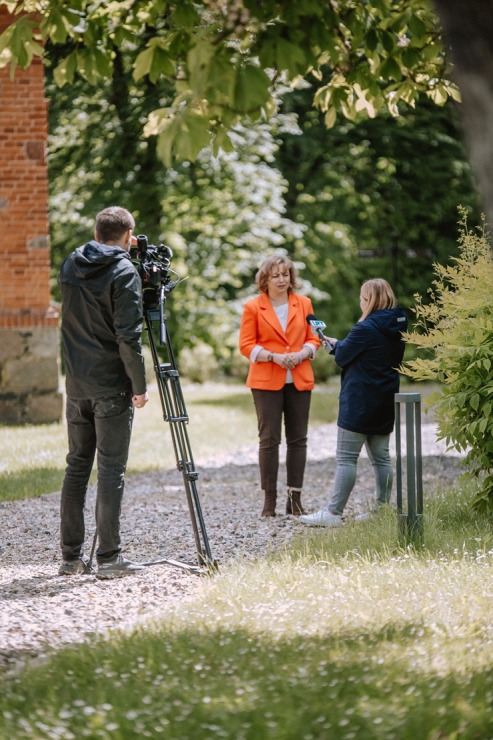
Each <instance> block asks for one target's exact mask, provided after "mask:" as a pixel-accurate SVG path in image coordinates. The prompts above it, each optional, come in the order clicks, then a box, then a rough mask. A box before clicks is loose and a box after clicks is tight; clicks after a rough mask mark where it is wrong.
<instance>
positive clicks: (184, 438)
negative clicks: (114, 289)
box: [86, 281, 218, 575]
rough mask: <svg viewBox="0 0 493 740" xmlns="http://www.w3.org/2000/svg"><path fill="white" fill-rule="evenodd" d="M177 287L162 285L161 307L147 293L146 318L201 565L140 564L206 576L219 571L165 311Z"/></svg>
mask: <svg viewBox="0 0 493 740" xmlns="http://www.w3.org/2000/svg"><path fill="white" fill-rule="evenodd" d="M176 284H177V283H173V282H170V281H168V282H167V283H166V284H165V285H161V287H160V291H159V301H158V305H157V307H154V306H153V307H147V308H146V299H147V297H148V296H147V294H146V292H144V318H145V325H146V329H147V334H148V337H149V344H150V347H151V353H152V360H153V364H154V371H155V374H156V379H157V382H158V387H159V397H160V399H161V406H162V409H163V415H164V420H165V421H167V422H168V423H169V425H170V430H171V438H172V442H173V448H174V452H175V457H176V464H177V468H178V470H179V471H181V473H182V475H183V482H184V484H185V493H186V497H187V503H188V509H189V512H190V519H191V522H192V530H193V535H194V539H195V546H196V549H197V555H198V562H199V565H198V566H197V565H190V564H188V563H182V562H180V561H178V560H172V559H170V558H156V559H155V560H149V561H147V562H145V563H140V565H146V566H150V565H159V564H167V565H173V566H175V567H177V568H183V569H184V570H187V571H189V572H190V573H195V574H196V575H204V574H207V573H209V574H212V573H214V572H216V571H217V568H218V564H217V562H216V561H215V560H213V558H212V554H211V549H210V545H209V538H208V536H207V530H206V528H205V522H204V517H203V514H202V507H201V505H200V499H199V494H198V491H197V479H198V477H199V474H198V472H197V471H196V470H195V464H194V461H193V455H192V448H191V445H190V438H189V436H188V432H187V424H188V414H187V409H186V406H185V399H184V397H183V393H182V389H181V384H180V374H179V372H178V369H177V367H176V361H175V356H174V353H173V348H172V346H171V342H170V338H169V333H168V329H167V325H166V314H165V310H164V307H165V302H166V293H167V292H168V293H169V292H170V291H171V290H172V289H173V288H174V287H175V285H176ZM150 294H151V297H155V295H156V293H155V292H152V293H150ZM153 303H154V301H153ZM157 331H159V343H160V345H161V346H163V347H165V349H166V355H167V362H160V358H159V355H158V347H157V344H156V340H155V333H157ZM96 540H97V529H96V532H95V534H94V540H93V543H92V550H91V555H90V558H89V564H88V565H87V566H86V572H89V573H90V572H91V571H92V561H93V557H94V551H95V548H96Z"/></svg>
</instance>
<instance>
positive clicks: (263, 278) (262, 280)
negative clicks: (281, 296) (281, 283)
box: [255, 254, 298, 293]
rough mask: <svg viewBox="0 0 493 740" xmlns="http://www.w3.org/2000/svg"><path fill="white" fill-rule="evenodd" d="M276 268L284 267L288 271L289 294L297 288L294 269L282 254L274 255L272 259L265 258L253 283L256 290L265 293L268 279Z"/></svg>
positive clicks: (287, 258)
mask: <svg viewBox="0 0 493 740" xmlns="http://www.w3.org/2000/svg"><path fill="white" fill-rule="evenodd" d="M276 267H278V268H279V269H280V268H281V267H286V268H287V269H288V270H289V288H288V293H291V292H292V291H293V290H294V289H295V288H297V287H298V283H297V277H298V276H297V272H296V267H295V266H294V264H293V263H292V261H291V260H290V259H289V257H285V256H284V255H282V254H274V255H273V256H272V257H267V259H265V260H264V261H263V262H262V264H261V265H260V267H259V269H258V272H257V274H256V275H255V282H256V283H257V285H258V289H259V290H260V292H261V293H267V290H268V287H269V278H270V276H271V275H272V272H273V270H274V269H275V268H276Z"/></svg>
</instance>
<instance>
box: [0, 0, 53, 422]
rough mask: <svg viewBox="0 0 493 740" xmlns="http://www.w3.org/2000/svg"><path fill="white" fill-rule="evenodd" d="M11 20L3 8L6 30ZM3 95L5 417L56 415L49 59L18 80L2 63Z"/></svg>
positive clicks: (0, 347) (0, 282)
mask: <svg viewBox="0 0 493 740" xmlns="http://www.w3.org/2000/svg"><path fill="white" fill-rule="evenodd" d="M8 23H9V16H8V14H7V12H6V11H5V9H4V8H0V31H1V30H3V29H4V28H5V27H6V26H7V25H8ZM0 101H1V105H0V422H22V421H34V422H44V421H55V420H56V419H57V418H59V417H60V413H61V396H60V394H59V393H58V364H57V354H58V352H57V347H58V341H57V331H58V329H57V327H58V311H57V309H56V308H55V306H53V305H52V303H51V296H50V251H49V217H48V175H47V166H46V145H47V137H48V122H47V101H46V98H45V94H44V80H43V67H42V64H41V63H40V62H34V63H33V64H32V65H31V66H30V67H29V69H27V70H22V69H17V70H16V72H15V77H14V79H13V80H12V79H11V78H10V68H9V67H4V68H0ZM33 364H34V365H36V368H37V372H35V373H33Z"/></svg>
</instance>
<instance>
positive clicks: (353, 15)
mask: <svg viewBox="0 0 493 740" xmlns="http://www.w3.org/2000/svg"><path fill="white" fill-rule="evenodd" d="M0 5H3V6H5V7H6V8H7V9H8V11H9V12H10V13H11V14H12V15H13V23H12V24H11V25H10V26H9V27H8V28H7V29H6V30H5V31H4V33H3V34H2V36H1V37H0V59H1V60H2V62H3V63H4V64H10V65H11V69H12V72H15V68H16V66H17V65H20V66H22V67H26V66H28V65H29V64H30V63H31V62H32V59H33V58H34V57H36V56H42V55H43V47H44V46H45V45H46V43H47V42H51V43H52V44H55V45H57V46H59V47H60V50H61V54H60V58H59V61H58V63H57V66H56V68H55V70H54V77H55V80H56V82H57V84H59V85H65V84H72V83H73V81H74V79H76V77H77V76H78V75H81V76H82V77H83V78H85V79H86V80H88V81H89V82H90V83H91V84H96V83H97V81H98V80H100V79H107V78H111V77H112V76H113V75H114V66H115V63H116V61H117V60H118V57H119V53H120V51H121V50H124V51H125V53H127V54H128V55H129V57H130V69H131V72H132V74H133V77H134V79H135V81H137V82H140V81H143V80H150V81H151V83H156V82H158V81H160V80H161V79H163V78H164V79H166V80H168V81H170V82H172V84H173V87H174V95H173V97H172V99H170V100H169V101H168V100H167V101H166V102H165V104H164V105H161V106H158V107H156V108H155V109H154V110H153V111H152V112H151V113H150V114H149V116H148V120H147V124H146V132H147V134H149V135H156V136H157V137H158V149H157V151H158V153H159V155H160V157H161V158H162V159H163V161H164V162H165V163H167V164H168V165H169V164H171V161H172V157H173V155H176V156H177V157H178V158H179V159H183V160H193V159H195V157H196V156H197V154H198V153H199V152H200V151H201V150H202V149H203V148H204V147H206V146H208V145H210V144H212V147H213V151H214V153H217V152H218V151H219V150H221V149H222V150H226V151H229V150H231V148H232V145H233V142H232V139H231V136H230V132H231V131H232V129H233V128H234V126H236V124H237V123H238V122H239V121H240V120H242V119H243V118H244V117H249V118H250V119H252V120H255V121H257V120H259V119H261V118H262V117H264V116H269V115H271V114H272V113H273V112H274V111H275V109H276V107H277V100H278V92H279V86H282V85H285V84H286V83H288V84H290V85H296V84H297V81H298V80H300V79H302V78H310V79H313V78H316V79H318V80H319V81H320V85H319V87H318V89H317V91H316V94H315V97H314V100H313V102H314V105H315V106H316V107H317V108H319V109H320V111H322V113H323V114H324V120H325V124H326V125H327V126H328V127H330V126H332V125H334V123H335V121H336V119H337V117H338V116H339V115H342V116H344V117H346V118H349V119H350V120H360V119H361V118H367V117H369V118H374V117H375V116H376V115H377V114H378V113H379V112H381V111H382V110H386V111H389V112H390V113H391V114H392V115H398V112H399V105H400V104H405V105H409V106H414V105H415V103H416V101H417V99H418V97H419V95H421V94H424V95H426V96H428V97H430V98H431V99H432V100H433V101H434V102H435V103H437V104H443V103H445V102H446V100H447V99H448V98H449V97H450V96H452V97H457V96H458V92H457V89H456V88H455V87H454V85H453V84H452V83H451V82H450V80H449V79H448V76H447V70H446V65H445V60H444V52H443V48H442V44H441V41H440V34H439V28H438V23H437V19H436V16H435V15H434V14H433V12H432V10H431V9H430V7H429V5H428V3H427V2H426V0H344V2H342V1H341V0H330V1H328V2H318V1H316V0H285V1H283V2H278V1H277V0H265V2H261V3H259V2H257V0H196V1H192V0H180V2H171V1H170V0H120V1H119V2H99V3H94V2H92V0H22V1H18V2H15V1H14V0H3V1H2V2H0Z"/></svg>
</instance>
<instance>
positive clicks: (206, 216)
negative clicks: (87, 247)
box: [47, 48, 310, 371]
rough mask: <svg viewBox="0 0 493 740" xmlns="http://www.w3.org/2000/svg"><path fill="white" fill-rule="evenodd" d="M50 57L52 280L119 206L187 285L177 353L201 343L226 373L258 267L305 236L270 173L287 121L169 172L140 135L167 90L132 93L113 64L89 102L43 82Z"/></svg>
mask: <svg viewBox="0 0 493 740" xmlns="http://www.w3.org/2000/svg"><path fill="white" fill-rule="evenodd" d="M57 53H58V52H57V50H56V49H54V48H50V49H49V50H47V56H48V60H49V62H50V63H49V64H48V66H47V93H48V96H49V99H50V106H49V116H50V132H51V133H50V137H49V157H48V162H49V174H50V177H49V183H50V210H51V216H50V223H51V244H52V265H53V274H54V276H55V275H56V273H57V272H58V269H59V266H60V264H61V261H62V260H63V259H64V257H65V256H66V255H67V254H68V253H69V252H70V251H71V250H72V249H74V248H75V247H77V246H79V245H80V244H81V243H83V242H84V241H86V240H87V238H88V235H90V234H92V231H93V228H94V215H95V213H96V212H97V211H98V210H100V209H101V208H103V207H106V206H107V205H108V204H109V203H114V202H118V203H122V204H124V205H127V206H128V207H129V208H131V210H132V213H133V214H134V216H135V219H136V224H137V231H138V232H139V233H145V234H146V235H147V236H148V237H149V240H150V242H151V243H154V244H157V243H159V241H165V242H166V243H168V244H169V245H170V246H171V247H172V249H173V251H174V257H173V260H172V264H171V267H172V269H173V270H175V271H176V272H177V274H178V275H179V276H180V277H182V278H184V277H186V278H187V279H186V280H184V281H183V282H181V283H180V284H179V285H178V286H177V287H176V289H175V290H174V291H173V293H172V295H171V296H170V298H169V308H170V310H169V312H168V321H169V326H170V330H171V333H172V334H173V338H174V339H173V346H174V348H175V349H176V351H177V353H178V354H179V353H180V351H181V349H182V348H184V347H188V348H191V347H196V346H198V345H201V346H204V345H206V346H208V347H210V348H212V350H213V353H214V355H215V359H216V361H217V362H219V364H220V366H221V367H222V368H223V369H225V370H226V371H234V367H235V365H236V364H237V357H236V345H237V330H238V325H239V316H240V314H241V306H242V301H243V300H244V298H245V297H246V296H248V295H250V294H251V293H252V291H253V290H254V288H253V284H254V275H255V272H256V269H257V267H258V264H259V262H260V261H261V259H262V258H263V257H264V256H265V255H266V254H268V253H271V252H272V251H274V250H282V249H287V248H291V246H292V245H293V244H296V243H297V242H298V241H300V240H302V238H303V229H304V227H303V226H301V225H299V224H296V223H294V222H292V221H291V220H290V219H288V218H286V216H285V193H286V191H287V182H286V180H285V178H284V177H283V176H282V174H281V173H280V171H279V170H278V169H277V168H276V167H275V153H276V151H277V149H278V147H279V144H280V139H279V136H280V134H281V133H288V132H290V133H294V132H296V131H298V128H297V125H296V122H295V117H294V114H289V115H281V114H276V115H275V116H273V117H272V118H271V120H270V122H269V123H258V124H256V125H255V127H254V126H253V125H252V124H249V125H240V124H238V125H237V126H236V127H235V130H234V131H232V133H231V136H232V137H234V140H235V149H234V151H232V152H231V153H228V154H226V153H222V154H221V156H220V158H216V157H214V156H213V154H212V152H211V150H210V149H209V148H207V147H206V148H205V149H203V151H202V152H201V153H200V154H199V155H198V157H197V158H196V160H195V161H194V162H193V163H190V162H184V163H181V164H180V163H177V164H175V166H174V167H171V168H168V167H165V166H163V164H162V162H160V160H159V159H158V158H157V157H156V152H155V148H156V142H155V140H153V139H151V140H148V139H146V138H145V137H144V136H143V133H142V128H141V126H140V123H141V121H142V118H143V117H145V116H146V114H147V112H148V111H149V110H150V109H152V106H154V105H155V104H156V100H158V99H164V98H165V97H166V96H167V95H168V93H169V85H168V83H167V81H166V80H163V81H160V82H158V83H156V85H150V84H149V83H144V82H140V83H136V82H135V81H134V80H133V79H132V77H131V75H130V74H128V65H127V59H126V56H125V55H121V59H120V61H119V65H118V73H117V72H116V67H115V71H114V75H113V78H112V79H110V80H102V81H100V82H99V83H98V85H97V86H96V88H95V89H96V94H95V91H94V87H93V86H91V85H89V84H88V83H87V82H86V81H84V80H80V79H79V80H77V82H75V83H74V84H73V85H71V86H67V87H65V88H63V89H62V90H59V89H57V88H56V85H55V84H54V82H53V80H52V75H53V69H54V68H55V66H56V59H57ZM53 283H54V290H55V292H56V281H55V280H54V281H53ZM305 289H306V290H310V286H309V285H306V286H305ZM192 360H193V358H192ZM242 366H243V367H244V363H242Z"/></svg>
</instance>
